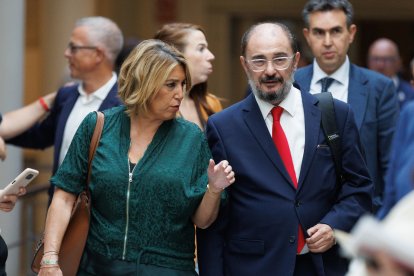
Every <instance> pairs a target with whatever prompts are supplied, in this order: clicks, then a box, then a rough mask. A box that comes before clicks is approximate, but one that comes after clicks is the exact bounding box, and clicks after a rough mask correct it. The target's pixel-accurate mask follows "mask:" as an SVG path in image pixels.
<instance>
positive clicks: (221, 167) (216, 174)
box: [207, 159, 235, 193]
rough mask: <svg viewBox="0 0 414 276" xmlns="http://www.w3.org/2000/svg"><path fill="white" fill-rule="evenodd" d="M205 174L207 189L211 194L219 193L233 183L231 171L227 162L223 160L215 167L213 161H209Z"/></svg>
mask: <svg viewBox="0 0 414 276" xmlns="http://www.w3.org/2000/svg"><path fill="white" fill-rule="evenodd" d="M207 174H208V184H209V189H211V190H212V192H213V193H220V192H221V191H222V190H224V189H225V188H227V187H228V186H230V185H231V184H233V183H234V181H235V178H234V172H233V169H232V167H231V166H230V165H229V162H227V160H223V161H221V162H220V163H218V164H217V165H216V164H215V163H214V160H213V159H210V163H209V166H208V170H207Z"/></svg>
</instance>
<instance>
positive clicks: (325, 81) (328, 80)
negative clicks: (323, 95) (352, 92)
mask: <svg viewBox="0 0 414 276" xmlns="http://www.w3.org/2000/svg"><path fill="white" fill-rule="evenodd" d="M333 81H334V79H333V78H330V77H325V78H323V79H321V80H320V82H321V92H327V91H328V89H329V87H330V86H331V84H332V83H333Z"/></svg>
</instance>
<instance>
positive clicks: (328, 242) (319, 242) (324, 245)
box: [306, 224, 335, 253]
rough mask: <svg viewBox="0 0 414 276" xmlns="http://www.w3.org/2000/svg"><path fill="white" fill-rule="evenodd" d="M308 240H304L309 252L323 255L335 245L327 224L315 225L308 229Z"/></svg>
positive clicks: (332, 233)
mask: <svg viewBox="0 0 414 276" xmlns="http://www.w3.org/2000/svg"><path fill="white" fill-rule="evenodd" d="M307 232H308V235H309V238H307V239H306V244H307V245H308V248H309V251H310V252H313V253H323V252H325V251H327V250H328V249H329V248H331V247H332V246H334V245H335V236H334V231H333V229H332V228H331V227H330V226H329V225H327V224H317V225H315V226H313V227H311V228H309V229H308V231H307Z"/></svg>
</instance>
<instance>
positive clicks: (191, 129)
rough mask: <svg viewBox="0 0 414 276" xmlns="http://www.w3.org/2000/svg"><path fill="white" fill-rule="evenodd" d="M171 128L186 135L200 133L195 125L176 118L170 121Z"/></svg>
mask: <svg viewBox="0 0 414 276" xmlns="http://www.w3.org/2000/svg"><path fill="white" fill-rule="evenodd" d="M171 124H172V126H174V127H175V128H177V129H180V130H182V131H186V132H188V133H199V132H202V131H201V129H200V128H199V127H198V125H197V124H195V123H193V122H190V121H188V120H186V119H184V118H182V117H177V118H174V119H173V120H171Z"/></svg>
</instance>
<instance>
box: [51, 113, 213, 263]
mask: <svg viewBox="0 0 414 276" xmlns="http://www.w3.org/2000/svg"><path fill="white" fill-rule="evenodd" d="M104 114H105V124H104V128H103V132H102V137H101V140H100V142H99V146H98V148H97V151H96V153H95V157H94V160H93V162H92V173H91V179H90V191H91V196H92V212H91V225H90V230H89V236H88V240H87V245H86V249H87V251H88V252H91V253H92V255H93V254H95V253H96V254H97V255H99V256H103V257H104V258H106V259H108V260H120V261H126V262H137V263H140V264H145V265H154V266H159V267H165V268H170V269H177V270H189V271H193V270H194V235H195V233H194V232H195V230H194V224H193V222H192V220H191V216H192V214H193V213H194V212H195V210H196V209H197V207H198V205H199V204H200V202H201V199H202V197H203V195H204V193H205V190H206V185H207V182H208V176H207V167H208V162H209V159H210V158H211V153H210V150H209V148H208V144H207V141H206V138H205V135H204V133H203V132H202V131H201V130H200V129H199V128H198V127H197V126H196V125H195V124H193V123H190V122H188V121H185V120H183V119H180V118H177V119H173V120H170V121H165V122H164V123H163V124H162V125H161V126H160V127H159V129H158V130H157V132H156V134H155V135H154V138H153V140H152V142H151V143H150V145H149V146H148V148H147V150H146V151H145V154H144V156H143V157H142V158H141V160H140V161H139V162H138V163H137V165H136V166H135V168H134V169H133V171H132V172H131V176H130V172H129V171H130V167H129V161H128V150H129V146H130V119H129V117H128V116H127V115H126V113H125V107H123V106H120V107H115V108H112V109H109V110H106V111H105V112H104ZM95 122H96V114H95V113H91V114H89V115H88V116H87V117H86V118H85V119H84V121H83V122H82V124H81V125H80V127H79V129H78V130H77V132H76V134H75V136H74V138H73V141H72V143H71V145H70V148H69V151H68V153H67V155H66V157H65V160H64V161H63V163H62V165H61V166H60V168H59V169H58V171H57V172H56V174H55V176H54V177H52V179H51V182H52V184H54V185H56V186H57V187H59V188H61V189H63V190H65V191H67V192H70V193H73V194H78V193H80V192H81V191H82V190H83V189H84V183H85V181H86V172H87V163H88V151H89V144H90V140H91V137H92V133H93V130H94V127H95Z"/></svg>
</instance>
